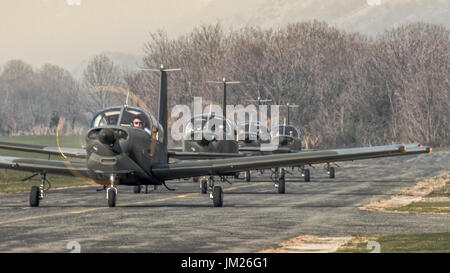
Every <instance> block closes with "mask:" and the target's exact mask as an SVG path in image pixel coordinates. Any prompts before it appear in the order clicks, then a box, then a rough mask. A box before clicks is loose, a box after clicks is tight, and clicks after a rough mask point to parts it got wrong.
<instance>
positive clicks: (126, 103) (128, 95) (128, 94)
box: [125, 91, 130, 107]
mask: <svg viewBox="0 0 450 273" xmlns="http://www.w3.org/2000/svg"><path fill="white" fill-rule="evenodd" d="M129 98H130V91H128V93H127V98H126V99H125V107H128V99H129Z"/></svg>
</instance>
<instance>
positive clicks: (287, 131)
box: [271, 125, 303, 139]
mask: <svg viewBox="0 0 450 273" xmlns="http://www.w3.org/2000/svg"><path fill="white" fill-rule="evenodd" d="M277 129H278V130H277ZM271 135H272V137H275V136H290V137H294V138H299V139H302V138H303V132H302V131H301V130H300V129H298V128H297V127H294V126H292V125H280V126H278V128H277V127H274V128H272V133H271Z"/></svg>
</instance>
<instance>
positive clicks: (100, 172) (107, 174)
mask: <svg viewBox="0 0 450 273" xmlns="http://www.w3.org/2000/svg"><path fill="white" fill-rule="evenodd" d="M159 71H160V72H161V85H160V93H159V113H158V119H156V118H155V117H154V116H152V115H151V114H150V113H148V112H147V111H145V110H143V109H141V108H138V107H130V106H127V105H124V106H122V107H112V108H108V109H104V110H102V111H100V112H99V113H98V114H97V115H95V116H94V118H93V120H92V122H91V128H90V130H89V131H88V132H87V135H86V147H85V149H67V148H59V147H44V146H37V145H22V144H13V143H1V145H0V148H1V149H12V150H20V151H31V152H37V153H44V154H49V155H51V154H55V155H61V154H65V155H66V156H74V157H82V158H85V159H86V162H84V163H80V162H69V161H62V160H43V159H33V158H18V157H9V156H0V168H7V169H13V170H22V171H28V172H32V173H35V175H38V174H40V175H41V183H40V186H39V187H37V186H33V187H32V188H31V191H30V194H29V203H30V206H32V207H37V206H39V204H40V202H41V201H42V199H43V198H44V196H45V194H46V193H45V187H46V184H45V183H46V182H47V180H46V175H47V174H61V175H68V176H76V175H84V176H87V177H89V178H91V179H92V180H94V181H95V182H96V183H98V184H100V185H105V186H107V189H106V199H107V204H108V206H109V207H115V206H116V200H117V195H118V190H117V187H116V186H117V185H118V184H120V185H128V186H138V185H154V186H157V185H164V186H166V184H165V183H166V181H168V180H174V179H180V178H190V177H198V176H224V175H230V174H234V173H236V172H243V171H247V170H253V169H268V168H275V167H286V166H299V165H306V164H317V163H326V162H336V161H349V160H358V159H368V158H378V157H386V156H402V155H410V154H418V153H429V152H430V151H431V147H428V146H424V147H423V146H422V147H411V146H407V145H403V144H396V145H387V146H376V147H361V148H347V149H332V150H322V151H311V152H300V153H287V154H273V155H261V156H248V157H237V158H222V159H209V160H201V161H199V160H185V161H179V162H175V163H169V158H170V157H173V156H175V157H176V155H177V153H178V155H179V156H181V157H183V156H184V154H182V153H180V152H169V151H168V148H167V139H168V135H167V132H168V128H167V124H168V102H167V72H169V71H173V70H172V69H165V68H164V67H163V66H161V68H160V69H159ZM138 120H140V121H138ZM410 147H411V148H410ZM277 186H278V192H279V193H284V192H285V177H284V176H283V175H281V176H279V177H278V180H277ZM166 188H167V189H169V190H171V189H170V188H169V187H167V186H166ZM211 197H212V201H213V205H214V207H221V206H223V190H222V188H221V187H220V186H213V190H212V193H211Z"/></svg>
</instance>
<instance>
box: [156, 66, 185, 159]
mask: <svg viewBox="0 0 450 273" xmlns="http://www.w3.org/2000/svg"><path fill="white" fill-rule="evenodd" d="M180 70H181V69H165V68H164V66H163V65H161V67H160V71H161V85H160V89H159V110H158V121H159V123H160V124H161V126H162V127H163V129H164V136H163V147H164V152H163V154H164V155H163V156H164V157H165V158H164V161H165V162H168V158H169V157H168V155H167V151H168V147H167V146H168V142H169V138H168V136H169V133H168V132H169V128H168V119H169V110H168V108H169V105H168V104H169V103H168V100H167V72H171V71H180Z"/></svg>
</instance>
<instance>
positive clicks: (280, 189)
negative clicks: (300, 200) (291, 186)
mask: <svg viewBox="0 0 450 273" xmlns="http://www.w3.org/2000/svg"><path fill="white" fill-rule="evenodd" d="M285 192H286V181H285V180H284V176H283V177H280V179H279V180H278V193H281V194H283V193H285Z"/></svg>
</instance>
